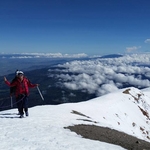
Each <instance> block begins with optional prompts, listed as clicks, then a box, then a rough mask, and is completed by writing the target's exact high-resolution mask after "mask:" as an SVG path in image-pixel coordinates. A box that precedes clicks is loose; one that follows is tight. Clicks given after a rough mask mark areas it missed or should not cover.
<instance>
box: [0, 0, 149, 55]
mask: <svg viewBox="0 0 150 150" xmlns="http://www.w3.org/2000/svg"><path fill="white" fill-rule="evenodd" d="M149 6H150V1H149V0H5V1H0V52H5V53H12V52H15V53H23V52H32V53H34V52H37V53H57V52H60V53H67V54H72V53H73V54H74V53H86V54H89V55H93V54H110V53H126V52H128V53H129V52H130V53H131V52H147V51H149V50H150V9H149Z"/></svg>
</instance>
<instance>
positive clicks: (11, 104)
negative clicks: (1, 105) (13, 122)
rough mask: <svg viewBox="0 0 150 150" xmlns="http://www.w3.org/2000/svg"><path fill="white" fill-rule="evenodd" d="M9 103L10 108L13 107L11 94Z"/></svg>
mask: <svg viewBox="0 0 150 150" xmlns="http://www.w3.org/2000/svg"><path fill="white" fill-rule="evenodd" d="M10 103H11V108H13V99H12V96H11V97H10Z"/></svg>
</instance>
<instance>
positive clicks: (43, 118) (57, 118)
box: [0, 87, 150, 150]
mask: <svg viewBox="0 0 150 150" xmlns="http://www.w3.org/2000/svg"><path fill="white" fill-rule="evenodd" d="M149 90H150V89H146V90H139V89H136V88H133V87H131V88H126V89H121V90H118V91H116V92H113V93H110V94H107V95H104V96H101V97H98V98H95V99H91V100H89V101H86V102H80V103H68V104H61V105H55V106H54V105H53V106H50V105H49V106H37V107H33V108H29V113H30V116H29V117H28V118H24V119H19V118H16V117H18V116H17V115H16V113H17V110H16V109H12V110H7V111H1V112H0V122H1V123H0V133H1V135H0V141H1V143H2V144H1V145H0V149H7V150H12V149H15V150H18V149H20V148H22V149H24V150H28V149H31V150H32V149H39V150H49V147H51V149H53V150H66V149H67V150H75V149H80V150H91V149H94V150H99V149H101V150H123V149H124V148H122V147H120V146H116V145H113V144H108V143H104V142H99V141H94V140H88V139H84V138H82V137H81V136H80V135H77V134H76V133H74V132H71V131H70V130H69V129H66V127H68V126H74V125H80V124H84V125H95V126H101V127H108V128H111V129H115V130H118V131H121V132H124V133H127V134H129V135H132V136H134V137H137V138H139V139H142V140H145V141H148V142H150V128H149V126H150V119H149V116H150V115H149V114H150V94H149ZM12 118H13V119H12ZM12 147H13V148H12Z"/></svg>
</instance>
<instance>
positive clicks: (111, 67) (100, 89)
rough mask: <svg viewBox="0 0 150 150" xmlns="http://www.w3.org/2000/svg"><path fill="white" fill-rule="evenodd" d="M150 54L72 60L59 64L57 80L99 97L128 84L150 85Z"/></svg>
mask: <svg viewBox="0 0 150 150" xmlns="http://www.w3.org/2000/svg"><path fill="white" fill-rule="evenodd" d="M149 62H150V54H139V55H137V54H133V55H125V56H124V57H120V58H107V59H100V58H97V59H91V60H82V61H79V60H78V61H77V60H76V61H72V62H67V63H65V64H61V65H58V67H60V68H63V69H62V70H61V69H60V70H61V73H60V70H59V74H57V76H56V78H58V79H60V80H59V81H61V84H62V85H63V86H65V87H66V88H68V89H71V90H84V91H87V92H88V93H90V94H92V93H94V94H96V95H97V96H100V95H103V94H106V93H109V92H113V91H115V90H117V89H118V88H124V85H129V86H135V87H138V88H145V87H149V86H150V81H149V80H148V78H150V68H149V67H146V66H148V65H149Z"/></svg>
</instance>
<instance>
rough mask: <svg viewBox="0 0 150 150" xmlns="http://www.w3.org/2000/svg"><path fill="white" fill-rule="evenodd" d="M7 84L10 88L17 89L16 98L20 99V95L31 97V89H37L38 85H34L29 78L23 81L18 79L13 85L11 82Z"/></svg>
mask: <svg viewBox="0 0 150 150" xmlns="http://www.w3.org/2000/svg"><path fill="white" fill-rule="evenodd" d="M5 83H6V84H7V85H8V86H10V87H13V86H15V87H16V92H15V96H16V97H18V96H19V95H20V94H26V95H29V87H30V88H33V87H36V86H37V85H36V84H32V83H31V82H30V81H29V80H28V79H27V78H25V77H24V78H23V80H22V81H21V80H20V79H19V78H18V79H16V80H15V81H13V82H12V83H10V82H9V81H5Z"/></svg>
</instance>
